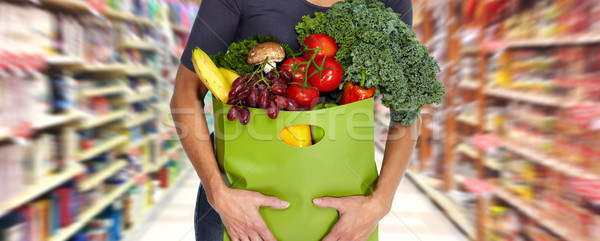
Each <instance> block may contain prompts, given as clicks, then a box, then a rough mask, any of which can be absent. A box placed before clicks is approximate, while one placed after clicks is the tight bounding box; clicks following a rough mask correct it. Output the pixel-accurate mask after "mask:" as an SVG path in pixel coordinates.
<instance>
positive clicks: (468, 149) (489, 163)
mask: <svg viewBox="0 0 600 241" xmlns="http://www.w3.org/2000/svg"><path fill="white" fill-rule="evenodd" d="M455 151H456V152H457V153H462V154H464V155H466V156H468V157H470V158H473V159H475V158H477V157H478V155H479V154H478V152H477V149H476V148H475V147H473V146H471V145H469V144H466V143H461V144H458V146H456V150H455ZM483 164H484V165H485V166H486V167H488V168H490V169H494V170H500V169H501V166H500V162H498V160H496V159H494V158H492V157H485V158H484V163H483Z"/></svg>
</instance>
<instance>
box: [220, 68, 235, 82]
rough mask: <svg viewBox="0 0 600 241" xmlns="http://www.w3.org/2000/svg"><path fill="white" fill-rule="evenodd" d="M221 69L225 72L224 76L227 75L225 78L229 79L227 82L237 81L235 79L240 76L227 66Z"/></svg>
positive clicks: (222, 72)
mask: <svg viewBox="0 0 600 241" xmlns="http://www.w3.org/2000/svg"><path fill="white" fill-rule="evenodd" d="M219 71H221V74H223V77H225V79H226V80H227V82H229V84H233V81H235V79H237V78H239V77H240V75H239V74H237V73H236V72H235V71H233V70H231V69H226V68H223V67H221V68H219Z"/></svg>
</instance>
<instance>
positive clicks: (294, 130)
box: [279, 125, 312, 147]
mask: <svg viewBox="0 0 600 241" xmlns="http://www.w3.org/2000/svg"><path fill="white" fill-rule="evenodd" d="M279 139H281V140H282V141H283V142H284V143H285V144H288V145H290V146H295V147H307V146H310V145H312V140H311V137H310V126H309V125H295V126H288V127H286V128H284V129H283V130H281V131H280V132H279Z"/></svg>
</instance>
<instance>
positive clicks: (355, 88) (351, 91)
mask: <svg viewBox="0 0 600 241" xmlns="http://www.w3.org/2000/svg"><path fill="white" fill-rule="evenodd" d="M364 86H365V70H364V69H363V70H362V81H361V82H360V85H358V84H353V83H352V82H350V81H347V82H346V83H345V84H344V89H343V90H342V99H341V101H340V105H345V104H350V103H352V102H356V101H359V100H364V99H368V98H371V97H372V96H373V94H375V86H372V87H371V88H369V89H365V88H364Z"/></svg>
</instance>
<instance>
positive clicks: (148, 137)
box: [125, 134, 158, 148]
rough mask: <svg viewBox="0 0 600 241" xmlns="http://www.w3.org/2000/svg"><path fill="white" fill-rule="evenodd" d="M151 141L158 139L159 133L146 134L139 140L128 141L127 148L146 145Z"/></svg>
mask: <svg viewBox="0 0 600 241" xmlns="http://www.w3.org/2000/svg"><path fill="white" fill-rule="evenodd" d="M151 141H158V135H157V134H146V135H144V136H143V137H142V138H140V139H139V140H137V141H130V142H128V143H127V144H126V145H125V148H136V147H140V146H144V145H146V144H148V143H150V142H151Z"/></svg>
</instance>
